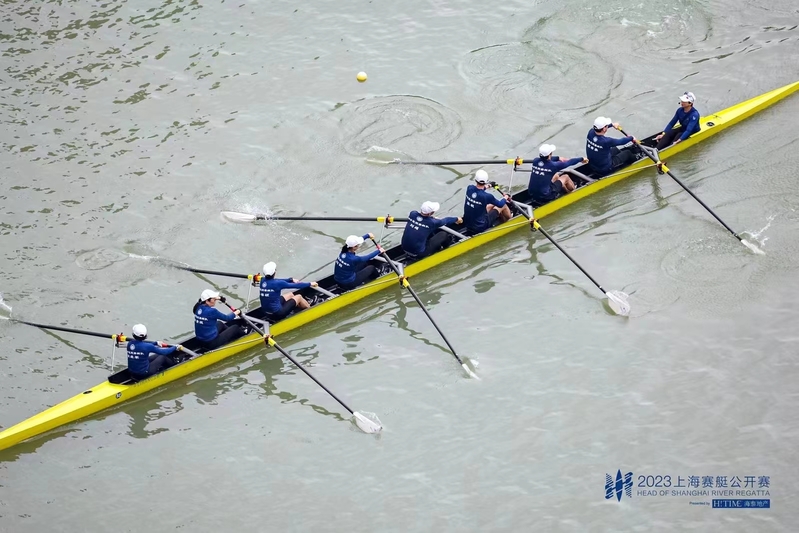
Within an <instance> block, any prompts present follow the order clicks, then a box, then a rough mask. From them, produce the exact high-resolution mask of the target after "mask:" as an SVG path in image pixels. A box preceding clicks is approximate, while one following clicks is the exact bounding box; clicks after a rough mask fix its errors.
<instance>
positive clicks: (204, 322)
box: [194, 304, 236, 342]
mask: <svg viewBox="0 0 799 533" xmlns="http://www.w3.org/2000/svg"><path fill="white" fill-rule="evenodd" d="M235 319H236V315H235V314H233V313H223V312H222V311H220V310H219V309H217V308H216V307H210V306H208V305H205V304H200V305H198V306H197V310H196V311H194V336H195V337H197V338H198V339H199V340H201V341H203V342H208V341H212V340H214V339H215V338H216V336H217V335H219V330H217V329H216V321H217V320H223V321H225V322H230V321H231V320H235Z"/></svg>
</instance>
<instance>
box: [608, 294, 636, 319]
mask: <svg viewBox="0 0 799 533" xmlns="http://www.w3.org/2000/svg"><path fill="white" fill-rule="evenodd" d="M605 295H606V296H607V297H608V305H610V308H611V309H612V310H613V312H614V313H616V314H617V315H620V316H630V310H631V309H632V308H631V307H630V302H628V301H627V298H629V296H627V295H626V294H625V293H623V292H621V291H608V292H606V293H605Z"/></svg>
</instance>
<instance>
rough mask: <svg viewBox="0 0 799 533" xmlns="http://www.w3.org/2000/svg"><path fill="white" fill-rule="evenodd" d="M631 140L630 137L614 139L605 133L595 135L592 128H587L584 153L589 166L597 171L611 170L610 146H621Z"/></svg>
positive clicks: (605, 171)
mask: <svg viewBox="0 0 799 533" xmlns="http://www.w3.org/2000/svg"><path fill="white" fill-rule="evenodd" d="M632 140H633V138H632V137H622V138H621V139H614V138H613V137H608V136H607V135H597V134H596V132H595V131H594V130H593V129H590V130H588V135H587V137H586V143H585V155H586V157H588V163H589V164H590V165H591V168H592V169H593V170H595V171H597V172H601V173H607V172H610V171H611V170H613V154H612V153H611V148H613V147H614V146H621V145H623V144H627V143H628V142H631V141H632Z"/></svg>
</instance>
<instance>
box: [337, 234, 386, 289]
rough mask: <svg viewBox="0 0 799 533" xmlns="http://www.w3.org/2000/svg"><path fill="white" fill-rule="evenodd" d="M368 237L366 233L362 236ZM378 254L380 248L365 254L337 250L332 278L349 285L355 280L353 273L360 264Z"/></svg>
mask: <svg viewBox="0 0 799 533" xmlns="http://www.w3.org/2000/svg"><path fill="white" fill-rule="evenodd" d="M368 238H369V234H368V233H367V234H366V235H364V236H363V239H364V240H366V239H368ZM379 254H380V250H375V251H374V252H371V253H368V254H366V255H358V254H356V253H354V252H350V251H349V250H347V251H344V252H339V254H338V257H337V258H336V266H335V267H334V268H333V279H335V280H336V283H338V284H339V285H349V284H351V283H353V282H354V281H355V274H356V272H358V270H359V267H360V265H361V264H362V263H365V262H367V261H369V260H371V259H374V258H375V257H377V256H378V255H379Z"/></svg>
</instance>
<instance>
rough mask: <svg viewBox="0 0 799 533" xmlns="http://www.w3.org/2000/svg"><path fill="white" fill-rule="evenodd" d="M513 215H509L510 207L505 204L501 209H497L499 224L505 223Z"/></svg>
mask: <svg viewBox="0 0 799 533" xmlns="http://www.w3.org/2000/svg"><path fill="white" fill-rule="evenodd" d="M512 216H513V215H511V213H510V206H509V205H508V204H505V206H504V207H503V208H502V209H499V220H500V222H507V221H508V220H510V219H511V217H512Z"/></svg>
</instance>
